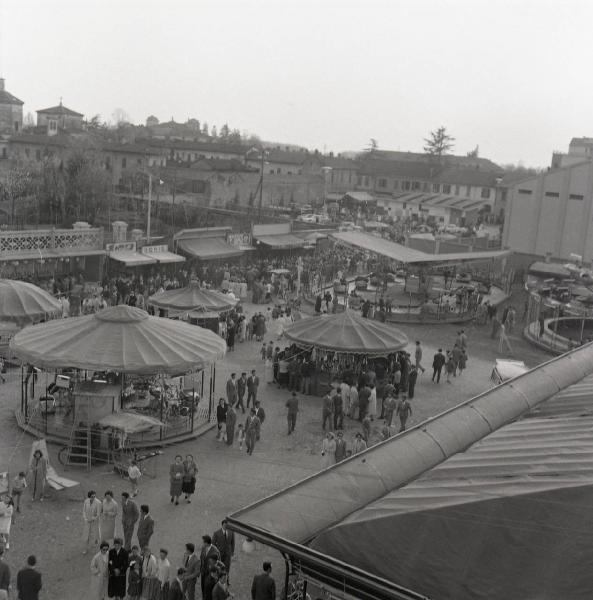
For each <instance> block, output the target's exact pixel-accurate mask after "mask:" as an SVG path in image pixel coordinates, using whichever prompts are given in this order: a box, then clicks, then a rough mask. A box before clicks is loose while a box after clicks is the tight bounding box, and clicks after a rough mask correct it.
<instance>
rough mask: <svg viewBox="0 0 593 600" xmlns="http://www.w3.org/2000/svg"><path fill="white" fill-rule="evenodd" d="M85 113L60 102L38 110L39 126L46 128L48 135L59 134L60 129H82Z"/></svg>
mask: <svg viewBox="0 0 593 600" xmlns="http://www.w3.org/2000/svg"><path fill="white" fill-rule="evenodd" d="M83 117H84V115H83V114H81V113H79V112H76V111H74V110H72V109H70V108H66V107H65V106H63V105H62V102H61V101H60V104H59V105H58V106H52V107H51V108H42V109H41V110H38V111H37V127H40V128H44V129H45V130H46V132H47V135H57V134H58V132H59V131H60V130H63V131H80V130H82V119H83Z"/></svg>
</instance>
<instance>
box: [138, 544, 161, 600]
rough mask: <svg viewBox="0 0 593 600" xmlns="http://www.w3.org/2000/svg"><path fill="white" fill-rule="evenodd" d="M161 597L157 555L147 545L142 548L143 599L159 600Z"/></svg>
mask: <svg viewBox="0 0 593 600" xmlns="http://www.w3.org/2000/svg"><path fill="white" fill-rule="evenodd" d="M160 597H161V582H160V581H159V569H158V567H157V564H156V557H155V556H154V554H152V553H151V552H150V548H149V547H148V546H146V547H145V548H144V549H143V550H142V596H141V598H142V599H143V600H159V598H160Z"/></svg>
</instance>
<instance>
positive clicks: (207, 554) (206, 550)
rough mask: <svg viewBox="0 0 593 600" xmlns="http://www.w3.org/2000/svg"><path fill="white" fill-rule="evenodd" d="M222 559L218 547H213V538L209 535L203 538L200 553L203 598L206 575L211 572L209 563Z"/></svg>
mask: <svg viewBox="0 0 593 600" xmlns="http://www.w3.org/2000/svg"><path fill="white" fill-rule="evenodd" d="M219 558H220V552H219V551H218V548H217V547H216V546H213V545H212V538H211V537H210V536H209V535H203V536H202V550H201V551H200V577H201V581H200V584H201V587H202V598H203V597H204V584H205V582H206V575H208V572H209V570H210V569H209V565H208V561H209V560H210V559H213V560H214V561H215V562H216V561H217V560H218V559H219Z"/></svg>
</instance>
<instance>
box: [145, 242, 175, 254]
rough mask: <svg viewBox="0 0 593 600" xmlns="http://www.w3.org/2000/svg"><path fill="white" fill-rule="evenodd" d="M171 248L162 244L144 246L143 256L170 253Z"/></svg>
mask: <svg viewBox="0 0 593 600" xmlns="http://www.w3.org/2000/svg"><path fill="white" fill-rule="evenodd" d="M168 251H169V246H167V244H161V245H160V246H142V250H141V252H142V254H159V253H160V252H168Z"/></svg>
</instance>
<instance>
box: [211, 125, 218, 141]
mask: <svg viewBox="0 0 593 600" xmlns="http://www.w3.org/2000/svg"><path fill="white" fill-rule="evenodd" d="M210 137H212V138H214V139H216V138H217V137H218V132H217V131H216V125H212V129H211V130H210Z"/></svg>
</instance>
